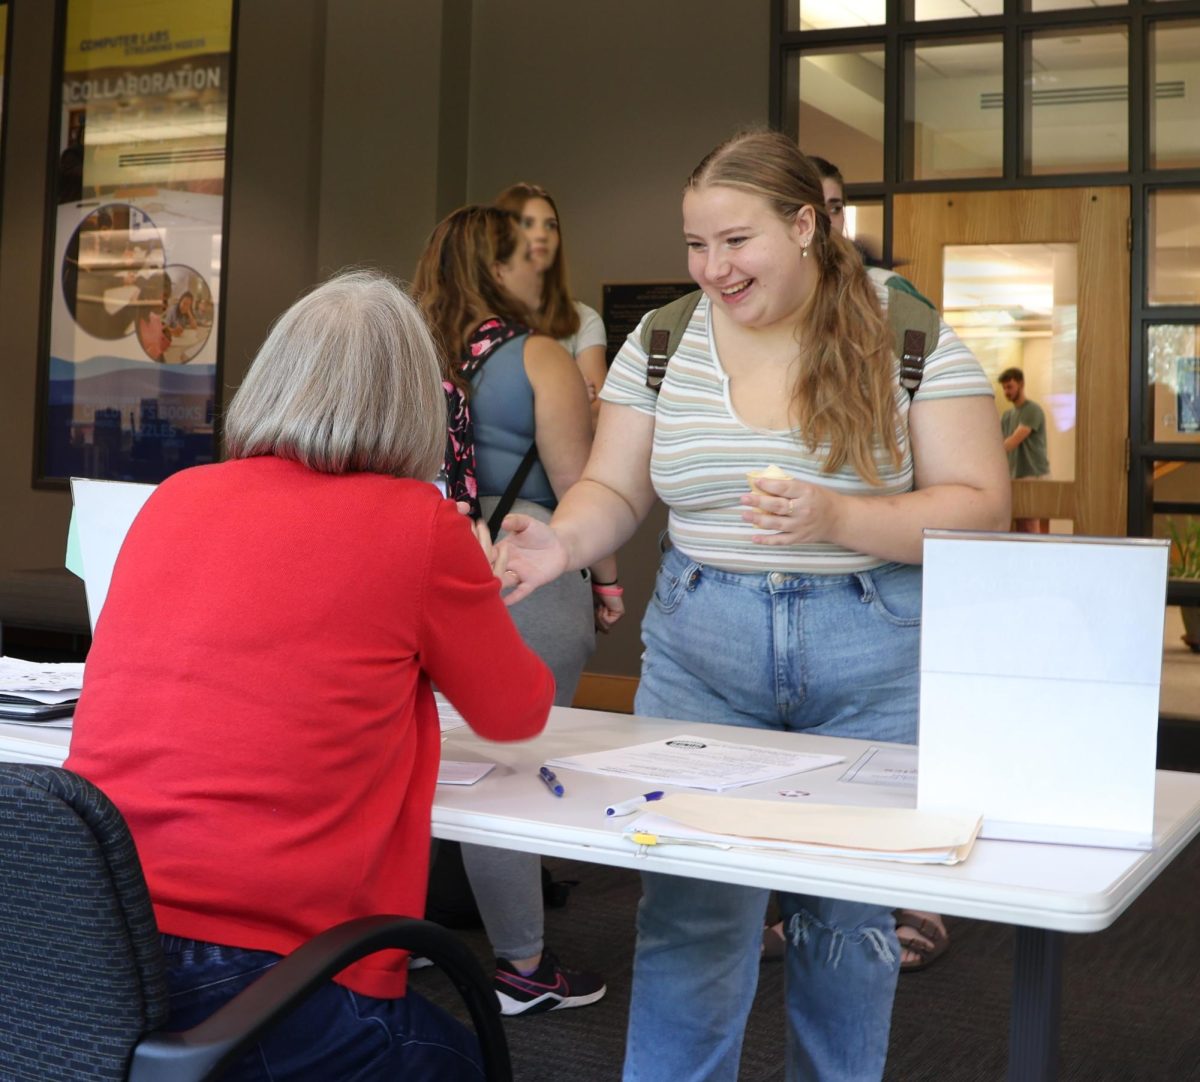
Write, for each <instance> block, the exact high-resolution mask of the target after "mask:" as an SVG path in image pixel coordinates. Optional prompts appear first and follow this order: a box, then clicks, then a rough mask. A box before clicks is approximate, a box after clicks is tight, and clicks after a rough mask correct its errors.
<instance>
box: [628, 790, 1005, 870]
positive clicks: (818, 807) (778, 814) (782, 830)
mask: <svg viewBox="0 0 1200 1082" xmlns="http://www.w3.org/2000/svg"><path fill="white" fill-rule="evenodd" d="M981 819H982V817H981V816H980V815H978V814H974V813H961V814H956V813H951V812H944V813H938V814H933V813H930V812H920V811H915V810H913V809H912V808H860V807H851V806H844V805H839V804H792V803H787V804H784V803H780V802H777V801H772V800H732V799H729V798H725V797H715V796H706V795H702V794H699V793H675V794H673V795H671V796H668V797H665V798H664V799H663V800H662V801H660V802H659V803H658V804H657V805H656V806H655V810H654V812H653V813H651V814H648V815H642V816H639V817H638V818H637V819H636V820H635V821H634V822H633V823H632V824H631V825H630V826H629V827H627V828H626V830H625V836H626V837H627V838H629V840H630V841H632V842H634V843H635V844H636V845H663V844H672V843H677V844H683V845H713V846H717V847H719V848H725V849H733V848H750V849H778V850H786V851H788V852H793V853H811V854H818V855H822V856H842V857H857V858H859V859H864V860H898V861H902V862H905V863H910V864H957V863H958V862H959V861H961V860H965V859H966V857H967V855H968V854H969V853H970V852H971V847H972V845H974V844H975V838H976V837H977V836H978V834H979V827H980V823H981Z"/></svg>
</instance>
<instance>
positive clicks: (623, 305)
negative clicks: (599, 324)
mask: <svg viewBox="0 0 1200 1082" xmlns="http://www.w3.org/2000/svg"><path fill="white" fill-rule="evenodd" d="M697 288H699V287H698V286H697V285H696V283H695V282H606V283H605V284H604V286H603V295H604V304H603V309H604V311H603V314H602V317H601V318H603V320H604V330H605V332H606V334H607V335H608V349H607V351H606V352H607V359H608V363H609V364H612V362H613V358H614V357H615V356H616V355H617V351H618V350H620V348H621V347H622V346H623V345H624V344H625V339H626V338H628V337H629V335H631V334H632V333H633V332H634V331H635V330H636V329H637V325H638V324H639V323H640V322H641V321H642V316H644V315H645V314H646V313H647V312H649V311H651V310H652V309H655V308H661V307H662V306H663V305H664V304H670V303H671V301H673V300H677V299H678V298H679V297H682V296H683V295H684V294H685V293H691V292H693V291H695V290H696V289H697Z"/></svg>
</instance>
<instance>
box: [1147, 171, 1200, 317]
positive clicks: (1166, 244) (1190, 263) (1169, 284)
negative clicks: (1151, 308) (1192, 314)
mask: <svg viewBox="0 0 1200 1082" xmlns="http://www.w3.org/2000/svg"><path fill="white" fill-rule="evenodd" d="M1149 212H1150V228H1149V239H1150V246H1149V250H1148V252H1147V261H1148V263H1149V266H1148V267H1147V290H1146V293H1147V296H1146V299H1147V300H1148V301H1149V303H1150V304H1200V188H1172V189H1169V190H1168V189H1165V188H1164V189H1160V190H1159V191H1156V192H1151V193H1150V206H1149Z"/></svg>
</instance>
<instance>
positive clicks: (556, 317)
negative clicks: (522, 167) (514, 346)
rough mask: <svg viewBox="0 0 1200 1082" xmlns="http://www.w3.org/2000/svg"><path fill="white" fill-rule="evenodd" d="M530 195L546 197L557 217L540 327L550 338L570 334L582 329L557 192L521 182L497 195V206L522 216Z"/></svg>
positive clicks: (543, 284)
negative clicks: (555, 244)
mask: <svg viewBox="0 0 1200 1082" xmlns="http://www.w3.org/2000/svg"><path fill="white" fill-rule="evenodd" d="M531 199H544V200H545V201H546V202H547V203H549V204H550V209H551V210H552V211H554V217H555V218H556V219H558V251H557V252H555V254H554V262H553V263H552V264H551V265H550V266H549V267H548V268H547V269H546V272H545V273H544V274H543V275H542V307H541V309H540V310H539V311H538V313H537V321H538V330H540V331H542V332H543V333H544V334H548V335H549V336H550V337H551V338H567V337H568V336H570V335H572V334H574V333H575V332H576V331H577V330H579V313H578V312H577V311H576V309H575V304H574V302H573V301H572V300H571V287H570V285H569V284H568V282H567V257H566V254H565V253H564V251H563V232H562V218H561V217H559V213H558V204H557V203H555V202H554V196H552V195H551V194H550V193H549V192H548V191H546V189H545V188H543V187H542V186H541V185H540V184H527V183H525V182H521V183H520V184H513V185H510V186H509V187H507V188H505V189H504V191H502V192H501V193H500V194H499V195H498V196H496V206H498V207H500V208H501V209H502V210H511V211H512V212H513V213H514V214H516V215H518V216H521V215H523V214H524V213H525V204H526V203H528V202H529V200H531Z"/></svg>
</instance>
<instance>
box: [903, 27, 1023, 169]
mask: <svg viewBox="0 0 1200 1082" xmlns="http://www.w3.org/2000/svg"><path fill="white" fill-rule="evenodd" d="M1003 65H1004V42H1003V41H1002V40H1001V39H1000V38H999V37H989V38H969V39H956V40H946V39H945V38H940V39H938V40H936V41H923V42H922V41H918V42H915V43H913V44H912V45H910V46H908V48H907V50H906V54H905V73H906V74H905V83H906V85H907V88H908V89H907V101H906V103H905V116H904V121H905V138H906V146H905V163H904V175H905V177H906V178H907V179H909V180H931V179H935V178H950V177H998V176H1000V175H1002V173H1003V172H1004V75H1003Z"/></svg>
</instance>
